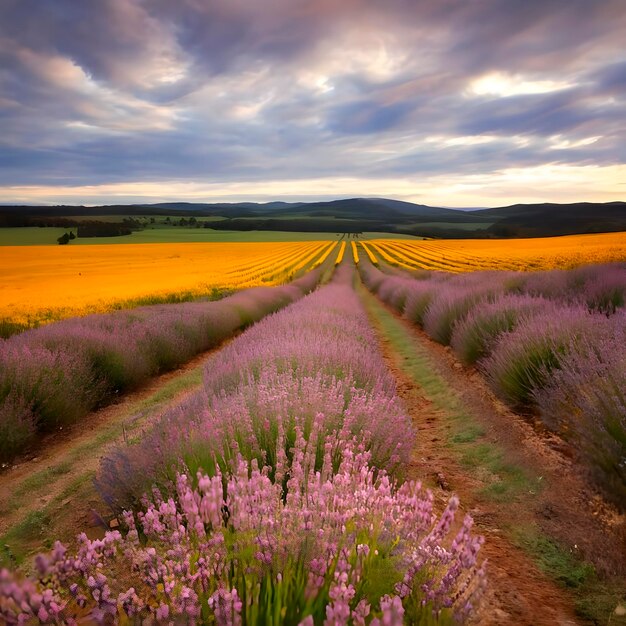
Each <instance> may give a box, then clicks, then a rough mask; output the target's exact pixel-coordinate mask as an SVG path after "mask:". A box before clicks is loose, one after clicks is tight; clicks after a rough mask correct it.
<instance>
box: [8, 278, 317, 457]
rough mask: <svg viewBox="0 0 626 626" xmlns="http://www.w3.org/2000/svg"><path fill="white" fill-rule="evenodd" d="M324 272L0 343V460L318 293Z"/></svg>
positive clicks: (76, 321) (80, 321)
mask: <svg viewBox="0 0 626 626" xmlns="http://www.w3.org/2000/svg"><path fill="white" fill-rule="evenodd" d="M321 271H322V270H321V269H318V270H315V271H313V272H310V273H309V274H308V275H305V276H303V277H302V278H300V279H298V280H297V281H294V282H293V283H291V284H289V285H283V286H280V287H259V288H254V289H249V290H246V291H243V292H240V293H237V294H235V295H233V296H230V297H228V298H224V299H223V300H219V301H215V302H187V303H184V304H170V305H155V306H148V307H140V308H136V309H133V310H131V311H116V312H114V313H109V314H106V315H90V316H86V317H82V318H73V319H67V320H63V321H60V322H57V323H54V324H50V325H47V326H43V327H41V328H37V329H33V330H29V331H26V332H24V333H21V334H19V335H15V336H13V337H11V338H9V339H7V340H0V407H1V408H0V434H2V433H7V432H12V431H13V430H14V429H15V431H16V433H17V435H16V436H15V437H10V438H9V437H4V438H3V439H2V443H1V444H0V461H6V460H8V459H10V458H11V457H12V456H14V455H15V454H17V453H19V452H20V451H21V450H23V448H24V447H25V446H26V445H28V444H29V443H30V442H31V441H32V440H33V437H34V436H35V434H36V433H37V432H39V431H45V430H50V429H53V428H56V427H58V426H59V425H64V424H69V423H71V422H74V421H76V420H78V419H81V418H82V417H84V416H85V415H86V414H87V413H88V412H89V411H90V410H92V409H93V408H94V407H96V406H98V405H100V404H102V403H104V402H106V401H107V400H109V399H111V398H112V397H115V396H116V395H117V394H119V393H120V392H124V391H126V390H128V389H131V388H133V387H136V386H137V385H139V384H140V383H141V382H143V381H145V380H146V379H148V378H149V377H150V376H153V375H155V374H157V373H159V372H162V371H166V370H168V369H171V368H173V367H176V366H177V365H180V364H181V363H183V362H185V361H187V360H189V359H190V358H191V357H192V356H194V355H195V354H198V353H199V352H202V351H205V350H208V349H209V348H211V347H213V346H215V345H216V344H218V343H219V342H220V341H222V340H223V339H225V338H226V337H228V336H230V335H232V334H233V333H234V332H235V331H236V330H238V329H239V328H242V327H244V326H247V325H249V324H250V323H252V322H254V321H257V320H259V319H261V318H262V317H263V316H265V315H267V314H268V313H270V312H273V311H276V310H278V309H280V308H281V307H283V306H286V305H287V304H289V303H291V302H294V301H295V300H297V299H299V298H300V297H302V296H303V295H304V294H305V293H307V292H308V291H310V290H311V289H313V288H314V287H315V285H316V284H317V282H318V280H319V278H320V275H321Z"/></svg>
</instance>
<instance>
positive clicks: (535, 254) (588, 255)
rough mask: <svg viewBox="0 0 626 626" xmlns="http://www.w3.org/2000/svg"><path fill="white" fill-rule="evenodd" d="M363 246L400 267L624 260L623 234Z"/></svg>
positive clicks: (547, 265) (536, 266) (524, 266)
mask: <svg viewBox="0 0 626 626" xmlns="http://www.w3.org/2000/svg"><path fill="white" fill-rule="evenodd" d="M361 245H362V246H363V249H364V250H365V252H366V253H367V254H368V256H369V257H370V260H371V257H372V255H375V256H376V257H377V260H382V261H384V262H386V263H389V264H392V265H396V266H398V267H402V268H404V269H426V270H438V271H446V272H471V271H478V270H523V271H525V270H548V269H555V268H563V269H567V268H571V267H576V266H578V265H584V264H587V263H610V262H614V261H626V233H624V232H621V233H603V234H598V235H569V236H565V237H545V238H533V239H446V240H440V239H437V240H425V241H414V240H399V239H389V240H374V241H368V243H367V247H365V245H363V243H361Z"/></svg>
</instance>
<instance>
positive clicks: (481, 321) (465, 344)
mask: <svg viewBox="0 0 626 626" xmlns="http://www.w3.org/2000/svg"><path fill="white" fill-rule="evenodd" d="M551 308H554V305H553V304H552V303H551V302H550V301H549V300H545V299H544V298H540V297H532V296H525V295H524V296H522V295H501V296H499V297H497V298H496V299H495V300H492V301H487V302H485V301H483V302H480V303H478V304H477V305H476V306H474V307H473V308H471V309H470V310H469V312H468V313H467V315H466V316H465V317H464V318H463V319H460V320H458V321H457V323H456V324H455V325H454V330H453V332H452V338H451V341H450V344H451V346H452V348H453V350H454V351H455V352H456V353H457V354H458V355H459V356H460V357H461V359H462V360H463V362H465V363H467V364H473V363H476V362H477V361H478V360H479V359H482V358H483V357H485V356H487V355H488V354H489V353H490V352H491V351H492V349H493V348H494V346H495V344H496V342H497V341H498V339H499V338H500V335H502V333H506V332H509V333H510V332H511V331H513V330H514V329H515V327H516V326H517V324H518V322H519V321H520V319H522V318H525V317H531V316H532V315H533V314H536V313H541V312H542V311H543V312H545V311H546V310H549V309H551Z"/></svg>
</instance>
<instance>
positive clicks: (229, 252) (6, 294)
mask: <svg viewBox="0 0 626 626" xmlns="http://www.w3.org/2000/svg"><path fill="white" fill-rule="evenodd" d="M335 246H336V243H335V242H328V241H306V242H287V243H276V242H261V243H246V242H237V243H185V244H119V245H115V246H111V245H106V244H104V245H93V246H58V247H55V246H28V247H16V246H10V247H9V246H3V247H0V268H1V269H0V319H7V320H11V321H13V322H16V323H26V324H32V323H34V322H39V321H46V320H52V319H59V318H61V317H67V316H69V315H81V314H85V313H91V312H100V311H107V310H110V309H112V308H117V307H119V306H123V305H124V304H132V303H133V301H134V302H137V301H139V300H141V299H145V298H155V299H158V298H159V297H167V296H170V295H172V294H179V293H187V294H188V293H191V294H197V295H198V296H201V295H203V294H207V293H209V292H210V291H211V290H212V289H214V288H217V289H241V288H244V287H253V286H257V285H276V284H279V283H282V282H285V281H286V280H289V279H291V278H292V277H293V276H294V274H296V273H298V272H300V271H303V270H305V269H309V268H311V267H314V266H317V265H319V264H320V263H321V262H322V261H323V260H324V259H325V258H326V257H327V256H328V255H329V254H330V253H331V251H332V250H333V249H334V248H335Z"/></svg>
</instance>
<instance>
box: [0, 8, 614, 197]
mask: <svg viewBox="0 0 626 626" xmlns="http://www.w3.org/2000/svg"><path fill="white" fill-rule="evenodd" d="M624 33H626V0H384V1H383V0H336V1H333V0H175V1H174V0H2V1H1V2H0V202H1V203H5V204H6V203H14V202H15V203H25V204H57V203H69V204H100V203H105V204H106V203H109V204H110V203H123V202H148V201H150V202H158V201H172V200H181V201H192V202H194V201H195V202H211V201H228V202H237V201H242V200H248V201H261V202H262V201H269V200H318V199H330V198H340V197H354V196H384V197H390V198H397V199H401V200H408V201H413V202H418V203H423V204H430V205H437V206H452V207H487V206H502V205H507V204H513V203H516V202H543V201H552V202H573V201H598V202H606V201H613V200H626V38H625V35H624Z"/></svg>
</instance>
